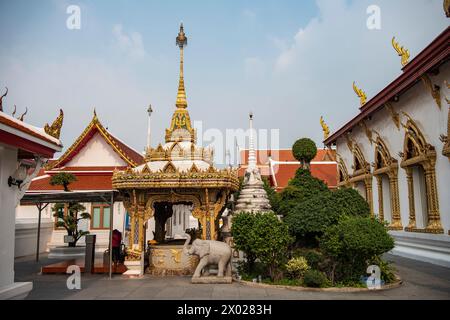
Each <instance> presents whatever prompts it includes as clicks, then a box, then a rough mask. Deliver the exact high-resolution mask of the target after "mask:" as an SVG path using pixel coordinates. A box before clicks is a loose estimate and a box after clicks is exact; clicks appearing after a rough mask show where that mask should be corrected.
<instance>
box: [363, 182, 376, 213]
mask: <svg viewBox="0 0 450 320" xmlns="http://www.w3.org/2000/svg"><path fill="white" fill-rule="evenodd" d="M364 184H365V187H366V199H367V202H368V203H369V207H370V216H371V217H373V216H374V212H373V195H372V176H371V175H368V177H366V178H365V179H364Z"/></svg>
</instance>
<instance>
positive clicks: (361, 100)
mask: <svg viewBox="0 0 450 320" xmlns="http://www.w3.org/2000/svg"><path fill="white" fill-rule="evenodd" d="M353 91H355V93H356V95H357V96H358V98H359V103H360V105H361V107H362V106H364V105H365V104H366V102H367V95H366V93H365V92H364V91H363V90H361V89H360V88H358V87H357V86H356V83H355V81H353Z"/></svg>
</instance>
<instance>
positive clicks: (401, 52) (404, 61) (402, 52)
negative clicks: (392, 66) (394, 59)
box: [392, 37, 410, 67]
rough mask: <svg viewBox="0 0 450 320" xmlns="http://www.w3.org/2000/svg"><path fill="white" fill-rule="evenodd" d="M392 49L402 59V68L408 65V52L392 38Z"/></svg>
mask: <svg viewBox="0 0 450 320" xmlns="http://www.w3.org/2000/svg"><path fill="white" fill-rule="evenodd" d="M392 47H393V48H394V49H395V51H397V53H398V55H399V56H400V57H401V58H402V59H401V63H402V66H403V67H404V66H406V65H407V64H408V63H409V56H410V55H409V50H408V49H405V48H404V47H401V46H400V45H399V43H398V42H396V41H395V37H393V38H392Z"/></svg>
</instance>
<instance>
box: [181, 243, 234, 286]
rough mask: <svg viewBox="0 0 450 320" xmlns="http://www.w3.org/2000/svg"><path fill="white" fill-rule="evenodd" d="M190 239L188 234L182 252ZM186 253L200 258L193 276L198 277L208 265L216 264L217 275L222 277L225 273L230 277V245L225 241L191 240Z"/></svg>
mask: <svg viewBox="0 0 450 320" xmlns="http://www.w3.org/2000/svg"><path fill="white" fill-rule="evenodd" d="M190 241H191V236H190V235H188V238H187V239H186V242H185V243H184V247H183V252H186V250H187V245H188V244H189V242H190ZM187 254H188V255H197V256H198V257H199V258H200V262H199V263H198V265H197V268H196V269H195V272H194V275H193V278H196V277H200V276H201V274H202V270H203V269H204V268H205V267H206V266H209V265H217V267H218V272H217V276H218V277H224V276H225V275H226V276H230V277H231V247H230V246H229V245H228V244H226V243H225V242H221V241H214V240H201V239H196V240H194V242H192V246H191V248H190V249H189V250H188V251H187Z"/></svg>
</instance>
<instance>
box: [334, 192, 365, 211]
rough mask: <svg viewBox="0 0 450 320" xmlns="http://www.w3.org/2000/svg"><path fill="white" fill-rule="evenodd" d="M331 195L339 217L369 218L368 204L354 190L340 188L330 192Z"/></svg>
mask: <svg viewBox="0 0 450 320" xmlns="http://www.w3.org/2000/svg"><path fill="white" fill-rule="evenodd" d="M332 195H333V202H334V203H335V205H336V208H337V209H338V210H339V214H340V215H349V216H364V217H369V216H370V207H369V204H368V203H367V201H366V200H365V199H364V198H363V197H362V196H361V195H360V194H359V192H358V191H356V190H355V189H353V188H341V189H338V190H336V191H334V192H332Z"/></svg>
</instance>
